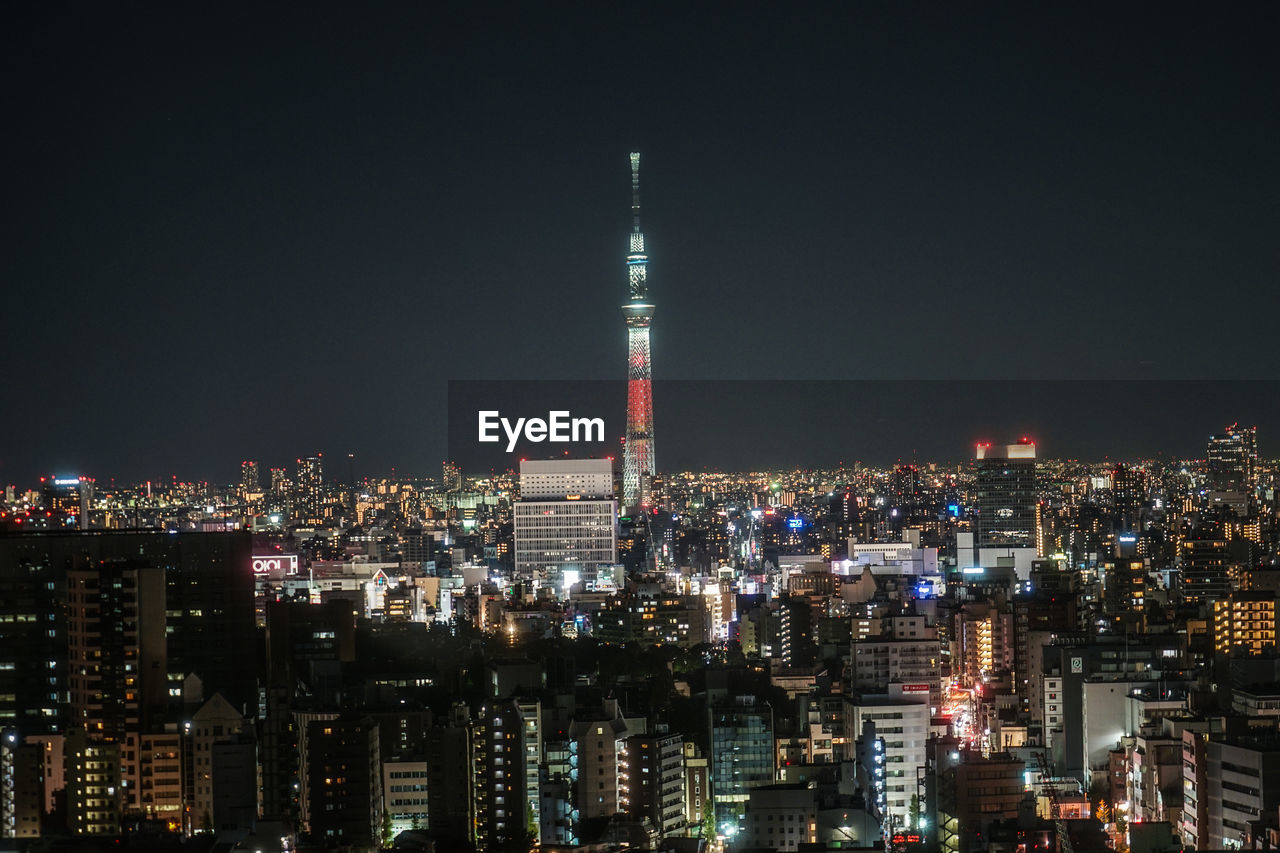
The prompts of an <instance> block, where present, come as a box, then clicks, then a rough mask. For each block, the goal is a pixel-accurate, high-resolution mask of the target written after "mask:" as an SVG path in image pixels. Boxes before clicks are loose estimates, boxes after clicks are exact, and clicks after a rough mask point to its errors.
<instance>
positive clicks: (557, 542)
mask: <svg viewBox="0 0 1280 853" xmlns="http://www.w3.org/2000/svg"><path fill="white" fill-rule="evenodd" d="M513 510H514V512H513V519H514V522H515V551H516V553H515V567H516V574H517V576H519V577H523V578H531V579H533V580H535V581H538V582H539V583H540V584H542V585H551V586H555V587H557V588H559V587H560V586H561V585H562V582H563V579H564V578H565V577H566V573H568V576H569V577H580V576H582V575H583V574H584V573H586V572H592V573H594V572H595V570H596V569H598V568H599V567H601V566H611V565H614V564H616V563H617V562H618V504H617V501H615V500H614V497H613V465H612V463H611V462H610V461H609V460H608V459H553V460H533V461H524V462H521V463H520V500H518V501H516V503H515V506H514V507H513Z"/></svg>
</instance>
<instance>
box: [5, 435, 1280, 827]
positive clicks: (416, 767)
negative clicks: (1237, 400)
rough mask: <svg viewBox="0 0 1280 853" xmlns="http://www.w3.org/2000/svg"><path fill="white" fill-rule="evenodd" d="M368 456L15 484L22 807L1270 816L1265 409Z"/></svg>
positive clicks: (1116, 818) (659, 815) (731, 821)
mask: <svg viewBox="0 0 1280 853" xmlns="http://www.w3.org/2000/svg"><path fill="white" fill-rule="evenodd" d="M344 461H345V462H346V463H347V464H346V466H345V467H346V471H345V472H344V473H340V474H339V476H338V477H337V478H336V481H335V480H333V479H331V478H330V477H329V476H328V475H329V470H328V468H329V467H330V466H329V465H328V462H329V460H328V459H326V458H322V457H320V456H318V455H317V456H314V457H306V458H302V459H299V460H298V462H297V464H296V467H295V468H294V469H293V470H289V471H286V470H284V469H271V470H270V471H269V473H268V475H267V476H265V477H264V476H263V473H262V471H261V469H260V468H259V466H258V464H257V463H256V462H245V463H244V464H243V465H242V467H241V476H240V479H239V482H238V483H236V484H234V485H231V486H225V487H218V486H212V485H210V484H207V483H178V482H172V483H167V484H157V483H146V484H142V485H137V486H128V487H122V486H118V485H116V484H107V483H101V482H95V481H93V480H91V479H89V478H85V477H79V476H76V477H71V476H56V477H48V478H46V479H45V480H44V481H43V482H42V483H40V484H39V485H38V486H36V487H35V488H33V489H30V490H27V491H20V490H18V489H17V488H15V487H12V486H10V487H9V488H8V489H7V490H6V493H5V495H4V502H3V505H2V506H0V531H2V532H0V585H2V588H3V589H4V591H5V594H4V596H3V597H2V598H0V836H3V837H4V838H5V839H12V842H11V843H13V844H27V845H30V844H38V843H40V842H42V841H48V840H50V839H56V838H68V839H72V843H73V844H75V845H87V844H89V843H90V841H91V840H95V839H97V840H114V839H123V840H125V841H126V842H127V843H132V844H135V845H137V844H145V843H147V842H146V839H150V840H151V841H152V842H154V843H156V844H160V843H162V842H161V840H162V839H166V838H168V839H174V838H187V839H188V840H189V843H190V844H199V843H207V844H208V845H210V846H211V845H214V844H219V843H220V844H224V845H228V847H229V846H230V845H240V849H254V850H286V849H288V850H294V849H302V850H305V849H317V850H319V849H352V850H374V849H378V848H379V847H383V846H387V847H389V846H391V845H393V844H395V845H398V846H399V848H400V849H436V850H455V849H477V850H507V849H511V850H527V849H530V848H531V847H532V846H533V845H535V844H536V845H540V846H541V847H543V848H547V849H556V850H560V849H563V850H579V849H580V850H590V851H597V850H608V849H623V848H630V849H637V850H646V849H647V850H699V849H707V848H714V849H731V850H751V849H760V850H788V851H790V850H820V849H850V848H871V847H881V848H884V847H894V848H897V849H901V850H920V851H962V850H963V851H971V850H978V849H997V848H999V849H1010V850H1014V849H1021V850H1026V851H1030V850H1033V849H1050V848H1054V849H1057V848H1064V849H1073V850H1077V851H1078V850H1085V849H1102V848H1107V847H1110V848H1115V849H1117V850H1124V849H1134V850H1139V849H1151V850H1156V849H1161V850H1166V849H1167V850H1175V849H1182V848H1184V847H1185V848H1189V849H1196V850H1221V849H1240V848H1253V849H1261V848H1265V847H1267V846H1269V845H1274V844H1276V843H1278V842H1280V687H1277V686H1276V685H1277V684H1278V683H1280V656H1278V655H1277V649H1276V631H1277V607H1278V606H1280V564H1278V562H1277V554H1278V553H1280V547H1278V546H1280V524H1278V516H1277V511H1278V506H1280V505H1278V504H1277V500H1276V489H1277V486H1278V485H1280V483H1278V482H1277V478H1278V469H1277V466H1276V464H1275V463H1274V462H1268V461H1266V460H1264V459H1262V458H1261V457H1260V456H1259V455H1258V451H1257V436H1256V431H1255V430H1253V429H1242V428H1239V427H1235V426H1233V427H1230V428H1228V429H1227V430H1225V431H1224V432H1223V433H1221V434H1219V435H1216V436H1214V437H1213V438H1212V439H1211V440H1210V441H1209V443H1208V445H1207V448H1206V453H1205V455H1204V457H1203V458H1201V459H1195V460H1184V461H1176V462H1153V461H1135V462H1133V463H1119V464H1115V463H1108V464H1089V463H1080V462H1071V461H1060V460H1048V459H1043V458H1038V455H1037V450H1036V446H1035V445H1034V444H1033V443H1032V442H1030V441H1028V440H1025V439H1024V440H1022V441H1020V442H1017V443H1015V444H1011V445H1006V446H992V445H988V444H981V445H979V446H978V447H977V449H976V452H975V453H974V454H973V457H972V459H970V460H969V461H968V462H966V463H964V464H961V465H955V466H941V465H907V464H903V465H896V466H892V467H890V468H887V469H874V468H868V467H858V468H854V469H842V470H834V471H792V472H768V473H748V474H702V475H694V474H678V475H670V476H667V477H665V478H663V477H656V476H655V477H654V478H653V480H652V481H651V489H652V493H651V498H650V500H649V502H648V503H646V504H645V505H643V506H642V507H636V508H630V509H629V508H627V507H625V505H622V506H620V502H619V501H618V500H617V498H616V496H617V495H619V494H621V479H622V476H623V473H622V471H620V470H618V469H616V468H615V466H614V465H613V463H612V462H611V461H610V460H573V459H558V460H547V461H536V460H535V461H526V462H524V463H522V464H521V466H520V470H519V471H513V472H510V473H509V474H507V475H504V476H501V477H491V478H480V479H477V478H471V477H466V476H464V475H463V472H461V471H459V470H458V469H457V467H456V466H453V465H448V464H446V465H445V467H444V469H443V471H442V476H441V478H440V479H439V480H432V481H427V480H394V479H385V478H384V479H374V478H365V479H361V480H357V479H356V478H355V476H354V473H353V472H352V470H351V469H352V468H353V467H354V466H353V464H352V462H351V460H349V459H348V460H344ZM337 467H339V468H342V467H344V466H343V465H342V464H341V463H340V464H339V465H338V466H337ZM622 503H623V504H625V502H622ZM6 843H10V842H6ZM68 849H90V848H89V847H87V846H80V847H77V846H72V847H70V848H68ZM193 849H197V848H193Z"/></svg>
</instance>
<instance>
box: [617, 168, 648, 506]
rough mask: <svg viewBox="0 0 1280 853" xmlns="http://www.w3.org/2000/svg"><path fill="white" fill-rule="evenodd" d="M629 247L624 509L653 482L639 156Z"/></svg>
mask: <svg viewBox="0 0 1280 853" xmlns="http://www.w3.org/2000/svg"><path fill="white" fill-rule="evenodd" d="M631 225H632V230H631V246H630V251H629V252H628V253H627V285H628V299H627V303H626V304H625V305H623V306H622V311H623V314H624V315H625V317H626V321H627V438H626V447H625V448H624V453H623V464H622V503H623V507H624V508H625V509H626V510H628V511H633V510H635V509H636V508H637V507H642V506H645V505H647V504H649V503H650V501H651V500H652V495H651V493H650V490H651V487H652V483H653V471H654V462H653V388H652V381H653V370H652V367H651V366H650V363H649V324H650V323H651V322H653V303H652V302H650V301H649V283H648V281H647V279H646V277H645V267H646V266H647V265H648V263H649V256H648V255H646V254H645V253H644V234H643V233H642V232H641V231H640V155H639V154H638V153H634V152H633V153H632V155H631Z"/></svg>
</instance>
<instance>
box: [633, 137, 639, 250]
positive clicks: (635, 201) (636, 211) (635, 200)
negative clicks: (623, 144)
mask: <svg viewBox="0 0 1280 853" xmlns="http://www.w3.org/2000/svg"><path fill="white" fill-rule="evenodd" d="M631 230H632V231H633V232H634V233H636V234H639V233H640V152H639V151H632V152H631Z"/></svg>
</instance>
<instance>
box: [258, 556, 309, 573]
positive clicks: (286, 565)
mask: <svg viewBox="0 0 1280 853" xmlns="http://www.w3.org/2000/svg"><path fill="white" fill-rule="evenodd" d="M270 572H284V573H285V574H286V575H296V574H297V573H298V555H297V554H272V555H271V556H269V557H254V558H253V573H254V574H255V575H265V574H268V573H270Z"/></svg>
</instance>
